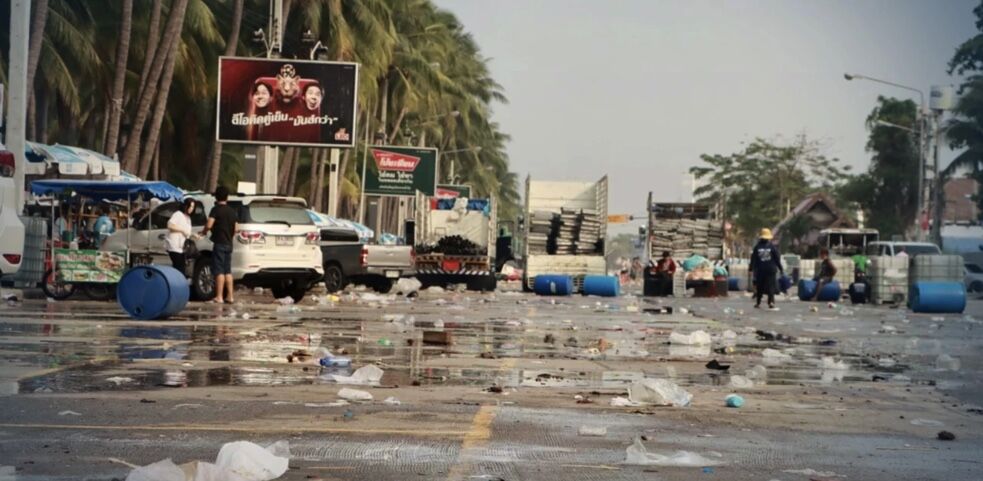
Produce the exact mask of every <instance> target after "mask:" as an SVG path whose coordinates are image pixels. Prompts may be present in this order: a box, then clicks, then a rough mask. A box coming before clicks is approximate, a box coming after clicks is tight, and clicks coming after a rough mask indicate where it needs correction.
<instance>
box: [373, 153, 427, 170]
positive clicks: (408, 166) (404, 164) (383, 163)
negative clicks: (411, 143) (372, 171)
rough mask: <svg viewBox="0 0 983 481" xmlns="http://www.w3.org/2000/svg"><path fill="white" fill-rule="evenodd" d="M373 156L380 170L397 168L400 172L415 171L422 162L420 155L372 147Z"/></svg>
mask: <svg viewBox="0 0 983 481" xmlns="http://www.w3.org/2000/svg"><path fill="white" fill-rule="evenodd" d="M372 157H375V166H376V167H378V168H379V170H380V171H382V170H397V171H400V172H413V171H414V170H416V166H417V165H419V164H420V158H419V157H413V156H412V155H406V154H399V153H396V152H389V151H385V150H379V149H372Z"/></svg>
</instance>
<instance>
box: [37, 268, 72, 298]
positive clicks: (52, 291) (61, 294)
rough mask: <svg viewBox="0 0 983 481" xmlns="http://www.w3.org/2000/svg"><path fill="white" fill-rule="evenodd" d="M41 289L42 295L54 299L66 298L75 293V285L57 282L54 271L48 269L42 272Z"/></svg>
mask: <svg viewBox="0 0 983 481" xmlns="http://www.w3.org/2000/svg"><path fill="white" fill-rule="evenodd" d="M41 290H42V291H44V295H46V296H48V297H50V298H52V299H54V300H56V301H62V300H65V299H68V298H69V297H71V296H72V294H74V293H75V286H74V285H73V284H65V283H63V282H58V279H56V278H55V273H54V271H53V270H51V269H48V270H47V272H45V273H44V279H43V280H42V281H41Z"/></svg>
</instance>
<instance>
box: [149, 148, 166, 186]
mask: <svg viewBox="0 0 983 481" xmlns="http://www.w3.org/2000/svg"><path fill="white" fill-rule="evenodd" d="M152 150H153V152H154V154H153V155H154V158H153V160H152V161H151V167H150V175H151V177H150V178H151V179H153V180H163V179H161V178H160V139H158V140H157V143H156V144H155V145H154V148H153V149H152Z"/></svg>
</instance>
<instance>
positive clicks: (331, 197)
mask: <svg viewBox="0 0 983 481" xmlns="http://www.w3.org/2000/svg"><path fill="white" fill-rule="evenodd" d="M330 154H331V160H330V162H329V163H328V169H329V171H328V215H330V216H331V217H338V175H339V173H338V162H339V160H340V159H341V150H339V149H330Z"/></svg>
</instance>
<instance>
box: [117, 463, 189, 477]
mask: <svg viewBox="0 0 983 481" xmlns="http://www.w3.org/2000/svg"><path fill="white" fill-rule="evenodd" d="M126 481H185V477H184V471H182V470H181V468H179V467H178V465H176V464H174V462H173V461H171V460H170V458H168V459H165V460H163V461H157V462H156V463H154V464H148V465H146V466H140V467H139V468H134V469H133V471H130V474H128V475H127V476H126Z"/></svg>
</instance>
